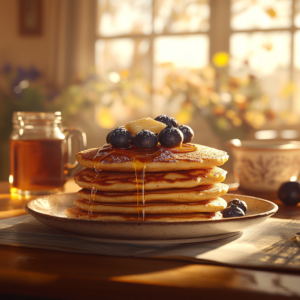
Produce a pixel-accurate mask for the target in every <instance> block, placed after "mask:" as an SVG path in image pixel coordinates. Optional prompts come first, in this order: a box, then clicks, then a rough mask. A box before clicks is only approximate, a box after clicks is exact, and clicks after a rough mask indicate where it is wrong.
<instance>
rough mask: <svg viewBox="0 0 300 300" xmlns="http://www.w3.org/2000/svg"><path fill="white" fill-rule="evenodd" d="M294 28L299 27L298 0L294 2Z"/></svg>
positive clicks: (299, 5)
mask: <svg viewBox="0 0 300 300" xmlns="http://www.w3.org/2000/svg"><path fill="white" fill-rule="evenodd" d="M295 26H297V27H300V0H295Z"/></svg>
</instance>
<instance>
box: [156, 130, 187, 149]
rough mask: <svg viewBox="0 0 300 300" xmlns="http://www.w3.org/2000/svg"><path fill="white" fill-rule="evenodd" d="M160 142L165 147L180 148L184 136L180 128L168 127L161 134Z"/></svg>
mask: <svg viewBox="0 0 300 300" xmlns="http://www.w3.org/2000/svg"><path fill="white" fill-rule="evenodd" d="M158 141H159V142H160V144H161V145H162V146H163V147H168V148H174V147H178V146H180V145H181V143H182V141H183V134H182V132H181V131H180V130H179V129H178V128H175V127H173V126H170V127H169V126H168V127H166V128H165V129H163V130H162V131H161V132H160V133H159V135H158Z"/></svg>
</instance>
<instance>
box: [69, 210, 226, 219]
mask: <svg viewBox="0 0 300 300" xmlns="http://www.w3.org/2000/svg"><path fill="white" fill-rule="evenodd" d="M65 214H66V216H67V217H68V218H77V219H88V220H97V221H104V222H118V221H126V222H127V221H138V222H140V221H141V220H140V219H139V218H138V215H137V214H136V213H135V214H134V215H122V214H99V213H92V214H88V213H87V212H86V211H83V210H81V209H80V208H78V207H72V208H69V209H67V210H66V211H65ZM219 219H222V214H221V213H220V212H216V213H196V214H180V215H177V214H173V215H146V216H145V218H144V220H143V221H144V222H195V221H207V220H219Z"/></svg>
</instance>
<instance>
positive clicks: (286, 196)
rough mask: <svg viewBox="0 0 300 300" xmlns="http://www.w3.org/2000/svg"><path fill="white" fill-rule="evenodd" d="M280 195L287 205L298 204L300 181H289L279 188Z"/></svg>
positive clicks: (299, 199)
mask: <svg viewBox="0 0 300 300" xmlns="http://www.w3.org/2000/svg"><path fill="white" fill-rule="evenodd" d="M278 197H279V199H280V200H281V201H282V202H283V203H284V204H285V205H297V204H298V203H299V202H300V183H299V182H297V181H288V182H285V183H283V184H282V185H281V186H280V188H279V190H278Z"/></svg>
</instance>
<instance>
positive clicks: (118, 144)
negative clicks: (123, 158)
mask: <svg viewBox="0 0 300 300" xmlns="http://www.w3.org/2000/svg"><path fill="white" fill-rule="evenodd" d="M109 140H110V143H111V145H112V146H113V147H114V148H123V149H128V148H130V147H131V146H132V143H133V135H132V133H131V132H130V131H128V130H127V129H126V128H125V127H118V128H116V129H114V130H113V131H111V132H110V134H109Z"/></svg>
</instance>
